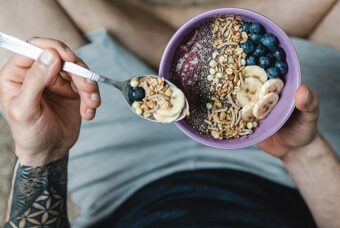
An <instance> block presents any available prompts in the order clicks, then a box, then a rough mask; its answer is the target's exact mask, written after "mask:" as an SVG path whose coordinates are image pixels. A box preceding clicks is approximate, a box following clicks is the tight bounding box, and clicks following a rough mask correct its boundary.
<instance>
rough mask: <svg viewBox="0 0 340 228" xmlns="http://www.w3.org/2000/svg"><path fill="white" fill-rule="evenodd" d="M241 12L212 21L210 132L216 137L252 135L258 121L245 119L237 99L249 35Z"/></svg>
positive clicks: (208, 78)
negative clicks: (244, 27) (240, 14)
mask: <svg viewBox="0 0 340 228" xmlns="http://www.w3.org/2000/svg"><path fill="white" fill-rule="evenodd" d="M241 24H242V18H241V17H239V16H228V17H218V18H216V19H214V21H213V22H212V24H211V29H212V34H213V47H214V50H213V53H212V57H211V60H210V62H209V67H210V69H209V74H208V75H207V80H208V81H209V82H210V94H211V103H207V104H206V106H207V112H208V115H207V118H206V119H205V120H204V121H205V123H207V124H208V128H207V129H208V132H207V133H209V134H210V135H211V136H212V137H214V138H215V139H223V138H226V139H231V138H239V137H242V136H245V135H249V134H251V133H252V132H253V130H252V129H253V128H255V127H256V126H257V125H258V123H257V122H256V121H255V122H245V121H243V120H242V119H241V108H242V107H241V105H240V104H239V102H238V100H237V99H236V93H237V92H238V91H240V88H241V87H242V85H243V83H244V81H243V79H244V77H243V75H242V70H243V69H244V68H245V65H246V60H245V58H246V56H247V55H246V54H245V53H244V52H243V49H242V48H240V46H239V44H240V43H241V42H245V41H247V39H248V36H247V33H245V32H242V28H241Z"/></svg>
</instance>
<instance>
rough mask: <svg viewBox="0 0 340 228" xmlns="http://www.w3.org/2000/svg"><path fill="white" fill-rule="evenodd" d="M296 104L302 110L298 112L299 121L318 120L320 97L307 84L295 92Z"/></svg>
mask: <svg viewBox="0 0 340 228" xmlns="http://www.w3.org/2000/svg"><path fill="white" fill-rule="evenodd" d="M295 104H296V108H297V109H298V110H299V111H300V112H299V114H298V119H299V122H301V123H310V122H315V123H316V122H317V120H318V118H319V112H320V111H319V97H318V95H317V94H316V93H315V92H314V91H312V90H311V89H309V88H308V87H307V86H305V85H301V86H300V87H299V88H298V89H297V91H296V93H295Z"/></svg>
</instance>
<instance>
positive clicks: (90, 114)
mask: <svg viewBox="0 0 340 228" xmlns="http://www.w3.org/2000/svg"><path fill="white" fill-rule="evenodd" d="M86 114H87V115H89V116H93V115H94V109H93V108H88V109H87V110H86Z"/></svg>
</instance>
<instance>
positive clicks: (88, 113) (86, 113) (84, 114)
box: [80, 102, 96, 120]
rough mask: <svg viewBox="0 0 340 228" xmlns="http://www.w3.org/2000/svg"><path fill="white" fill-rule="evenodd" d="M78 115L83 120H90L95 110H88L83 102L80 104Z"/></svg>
mask: <svg viewBox="0 0 340 228" xmlns="http://www.w3.org/2000/svg"><path fill="white" fill-rule="evenodd" d="M80 115H81V117H82V118H83V119H84V120H92V119H93V118H94V116H95V115H96V109H93V108H88V107H87V106H86V104H85V103H84V102H81V103H80Z"/></svg>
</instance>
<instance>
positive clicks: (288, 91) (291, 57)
mask: <svg viewBox="0 0 340 228" xmlns="http://www.w3.org/2000/svg"><path fill="white" fill-rule="evenodd" d="M218 15H240V16H243V17H244V18H245V19H246V20H250V21H256V22H259V23H261V24H262V25H263V26H264V27H265V28H266V30H267V32H271V33H273V34H275V35H276V36H277V38H278V39H279V41H280V46H281V47H282V48H283V49H284V50H285V51H286V54H287V64H288V67H289V71H288V73H287V74H286V75H285V76H284V77H283V80H284V82H285V87H284V89H283V91H282V93H281V95H280V100H279V102H278V104H277V105H276V106H275V108H274V109H273V110H272V112H271V113H270V114H269V115H268V116H267V118H265V119H264V120H262V121H261V122H260V124H259V127H257V128H256V130H255V131H254V133H253V134H251V135H249V136H245V137H242V138H238V139H222V140H221V139H220V140H218V139H213V138H211V137H209V136H207V135H203V134H200V133H199V132H198V131H197V130H196V129H194V128H193V127H192V126H190V125H189V124H187V123H186V122H185V120H181V121H179V122H177V123H176V125H177V127H178V128H179V129H180V130H181V131H183V132H184V134H186V135H187V136H189V137H190V138H192V139H193V140H196V141H197V142H200V143H202V144H204V145H207V146H211V147H215V148H221V149H237V148H244V147H247V146H251V145H254V144H257V143H259V142H261V141H263V140H265V139H266V138H268V137H270V136H272V135H273V134H274V133H275V132H277V131H278V130H279V129H280V128H281V127H282V126H283V125H284V124H285V123H286V121H287V120H288V118H289V117H290V115H291V114H292V112H293V110H294V107H295V104H294V94H295V91H296V89H297V88H298V87H299V85H300V83H301V72H300V64H299V59H298V57H297V54H296V51H295V49H294V47H293V44H292V43H291V42H290V40H289V38H288V36H287V35H286V34H285V33H284V31H283V30H282V29H281V28H280V27H279V26H278V25H277V24H275V23H274V22H273V21H271V20H269V19H268V18H266V17H265V16H263V15H260V14H258V13H255V12H253V11H250V10H245V9H238V8H224V9H216V10H212V11H208V12H206V13H203V14H200V15H198V16H196V17H194V18H192V19H191V20H190V21H188V22H187V23H185V24H184V25H183V26H182V27H181V28H180V29H179V30H178V31H177V32H176V33H175V34H174V36H173V37H172V38H171V40H170V41H169V43H168V45H167V47H166V48H165V51H164V54H163V57H162V60H161V63H160V69H159V75H161V76H163V77H165V78H169V77H170V74H171V62H172V60H173V57H174V54H175V51H176V49H177V47H178V46H179V45H180V44H181V43H182V39H183V38H184V37H185V36H187V35H188V34H189V33H190V32H191V31H192V30H193V29H195V28H196V27H199V26H200V25H201V24H202V23H203V22H205V21H206V20H207V19H210V18H213V17H216V16H218Z"/></svg>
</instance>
